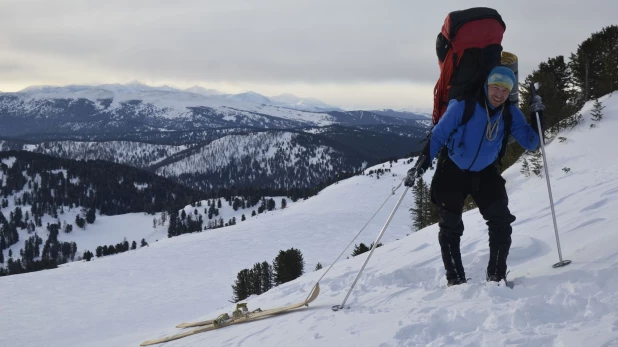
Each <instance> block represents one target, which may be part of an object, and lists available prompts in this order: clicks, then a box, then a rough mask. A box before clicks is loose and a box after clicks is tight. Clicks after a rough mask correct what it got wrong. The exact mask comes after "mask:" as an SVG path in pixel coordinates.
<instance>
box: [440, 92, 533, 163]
mask: <svg viewBox="0 0 618 347" xmlns="http://www.w3.org/2000/svg"><path fill="white" fill-rule="evenodd" d="M465 104H466V102H465V101H463V100H462V101H457V100H455V99H453V100H451V101H450V102H449V105H448V107H447V109H446V111H445V112H444V114H443V115H442V117H441V118H440V121H439V122H438V124H436V125H435V126H434V128H433V130H432V135H431V137H430V140H429V145H430V151H429V155H430V160H433V159H434V158H435V157H436V155H437V154H438V152H439V151H440V150H441V149H442V147H444V146H446V147H447V148H448V155H449V157H450V158H451V160H453V162H455V164H456V165H457V166H458V167H459V168H460V169H462V170H468V171H481V170H483V169H484V168H486V167H487V166H489V165H491V164H493V163H494V162H495V161H496V159H497V158H498V154H499V153H500V149H501V148H502V139H503V138H504V120H503V119H502V113H501V112H500V111H498V112H496V113H495V114H494V115H493V116H491V124H492V125H493V124H494V123H495V122H496V120H498V117H500V118H501V119H500V125H499V128H498V134H497V136H496V138H495V139H493V141H490V140H488V139H487V136H486V132H487V111H486V109H485V106H484V105H481V104H479V102H477V103H476V108H475V109H474V113H473V114H472V117H471V118H470V120H469V121H468V123H467V124H466V125H463V126H462V125H460V124H461V122H462V118H463V113H464V108H465ZM488 106H489V107H491V106H490V105H489V103H488ZM510 108H511V115H512V118H513V122H512V125H511V134H512V135H513V137H514V138H515V140H517V142H518V143H519V144H520V145H521V146H522V147H524V148H526V149H527V150H535V149H536V148H537V147H538V145H539V136H538V135H537V133H536V132H535V131H534V130H533V129H532V127H531V126H530V125H529V124H528V123H527V122H526V119H525V117H524V115H523V113H522V112H521V111H520V110H519V108H517V107H515V106H513V105H511V106H510Z"/></svg>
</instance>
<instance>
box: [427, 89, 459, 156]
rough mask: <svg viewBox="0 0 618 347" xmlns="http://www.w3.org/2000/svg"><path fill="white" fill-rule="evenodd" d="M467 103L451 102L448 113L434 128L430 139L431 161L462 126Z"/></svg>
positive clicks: (445, 113)
mask: <svg viewBox="0 0 618 347" xmlns="http://www.w3.org/2000/svg"><path fill="white" fill-rule="evenodd" d="M465 104H466V102H465V101H457V100H455V99H453V100H451V101H450V102H449V104H448V107H447V108H446V111H445V112H444V114H443V115H442V117H441V118H440V121H438V124H436V126H434V128H433V130H432V134H431V137H430V139H429V160H433V159H434V158H435V157H436V155H438V152H440V150H441V149H442V147H444V146H445V145H446V141H447V140H448V138H449V136H450V135H451V133H452V132H453V131H454V130H455V129H457V127H458V126H459V124H461V118H462V116H463V112H464V108H465Z"/></svg>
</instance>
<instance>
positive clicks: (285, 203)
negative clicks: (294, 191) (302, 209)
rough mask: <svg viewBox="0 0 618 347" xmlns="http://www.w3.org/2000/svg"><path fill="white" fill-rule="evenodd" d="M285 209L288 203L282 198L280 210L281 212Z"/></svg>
mask: <svg viewBox="0 0 618 347" xmlns="http://www.w3.org/2000/svg"><path fill="white" fill-rule="evenodd" d="M286 207H288V202H287V201H286V200H285V198H283V199H281V209H282V210H283V209H284V208H286Z"/></svg>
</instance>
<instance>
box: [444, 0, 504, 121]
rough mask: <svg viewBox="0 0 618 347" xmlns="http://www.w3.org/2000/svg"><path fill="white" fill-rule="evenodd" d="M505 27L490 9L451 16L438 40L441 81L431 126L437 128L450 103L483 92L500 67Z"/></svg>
mask: <svg viewBox="0 0 618 347" xmlns="http://www.w3.org/2000/svg"><path fill="white" fill-rule="evenodd" d="M505 30H506V24H504V21H502V17H501V16H500V14H499V13H498V12H497V11H496V10H494V9H491V8H487V7H474V8H470V9H467V10H461V11H454V12H451V13H449V14H448V15H447V16H446V19H445V20H444V25H443V26H442V30H441V32H440V33H439V34H438V37H437V40H436V54H437V55H438V63H439V65H440V78H439V79H438V82H437V83H436V86H435V88H434V107H433V115H432V123H433V125H436V124H437V123H438V121H439V120H440V117H442V115H443V114H444V111H446V107H447V105H448V102H449V100H451V99H455V98H464V99H466V98H468V97H469V96H472V95H474V94H476V92H477V91H478V90H479V89H480V88H482V86H483V83H484V82H485V79H486V78H487V75H488V74H489V72H490V71H491V69H493V68H494V67H495V66H497V65H499V64H500V61H501V56H502V37H503V34H504V31H505Z"/></svg>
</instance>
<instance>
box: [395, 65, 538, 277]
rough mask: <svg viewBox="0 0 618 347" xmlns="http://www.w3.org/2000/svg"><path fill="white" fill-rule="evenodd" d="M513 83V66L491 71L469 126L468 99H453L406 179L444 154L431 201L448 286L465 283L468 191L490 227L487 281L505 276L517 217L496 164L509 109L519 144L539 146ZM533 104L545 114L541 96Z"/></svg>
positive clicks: (409, 183)
mask: <svg viewBox="0 0 618 347" xmlns="http://www.w3.org/2000/svg"><path fill="white" fill-rule="evenodd" d="M515 81H516V78H515V75H514V74H513V72H512V71H511V70H510V69H509V68H507V67H504V66H497V67H495V68H494V69H492V70H491V72H490V73H489V75H488V77H487V80H486V83H485V84H484V88H483V89H482V90H480V91H479V92H478V94H477V95H476V96H475V99H474V100H472V102H473V101H476V103H475V104H472V105H473V106H474V111H473V113H472V116H471V117H470V118H469V120H468V122H467V123H466V124H465V125H461V123H462V118H463V114H464V110H465V109H466V107H465V104H466V101H465V100H455V99H454V100H451V101H450V102H449V105H448V107H447V109H446V111H445V113H444V115H443V116H442V118H441V119H440V121H439V122H438V124H436V125H435V127H434V128H433V130H432V133H431V135H430V136H429V138H428V142H427V144H426V145H425V147H424V149H423V151H422V152H423V155H422V156H421V159H419V162H418V163H417V165H416V166H415V167H414V168H412V169H411V170H410V171H408V176H407V177H406V180H405V185H406V186H412V185H413V184H414V179H415V178H416V177H418V176H420V175H422V174H423V173H424V172H425V171H426V170H427V168H428V167H429V164H430V163H431V161H432V160H433V158H435V157H436V155H438V153H440V156H439V160H438V164H437V166H436V171H435V174H434V176H433V180H432V182H431V201H432V202H433V203H434V204H436V205H437V206H438V208H439V211H440V222H439V224H438V225H439V227H440V231H439V234H438V240H439V242H440V249H441V252H442V261H443V262H444V269H445V270H446V279H447V283H448V285H449V286H451V285H456V284H461V283H466V275H465V272H464V267H463V264H462V261H461V252H460V248H459V243H460V238H461V236H462V235H463V231H464V225H463V222H462V220H461V216H462V213H463V206H464V200H465V199H466V197H467V196H468V195H470V196H472V198H473V199H474V202H475V203H476V205H477V206H478V207H479V211H480V212H481V215H482V216H483V218H484V219H485V220H486V221H487V226H488V229H489V263H488V265H487V272H486V279H487V281H496V282H499V281H501V280H502V279H504V278H505V277H506V270H507V265H506V259H507V256H508V254H509V249H510V247H511V231H512V229H511V223H512V222H514V221H515V216H513V215H512V214H511V213H510V211H509V208H508V196H507V193H506V189H505V180H504V179H503V178H502V176H501V174H500V172H499V171H498V168H497V166H496V161H497V158H498V154H499V152H500V149H501V148H502V145H503V141H502V140H503V137H504V136H505V132H504V124H505V122H504V117H503V116H504V115H505V113H506V112H510V115H511V117H512V120H511V122H510V124H511V127H510V133H511V134H512V135H513V137H514V138H515V140H517V142H518V143H519V144H520V145H521V146H523V147H524V148H526V149H527V150H535V149H536V148H537V147H538V146H539V144H540V143H539V134H538V130H537V129H538V128H537V126H536V117H532V122H533V123H532V125H533V126H531V125H529V124H528V123H527V122H526V120H525V117H524V115H523V114H522V112H521V111H520V110H519V109H518V108H517V107H515V106H514V105H510V102H509V100H508V97H509V93H510V92H511V90H512V89H513V88H517V85H516V82H515ZM530 108H531V110H532V111H539V117H541V116H542V112H541V111H542V110H543V109H544V106H543V104H542V102H541V99H540V97H536V98H534V100H533V103H532V104H531V105H530ZM470 111H471V109H470ZM541 124H542V122H541ZM423 158H424V159H423Z"/></svg>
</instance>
